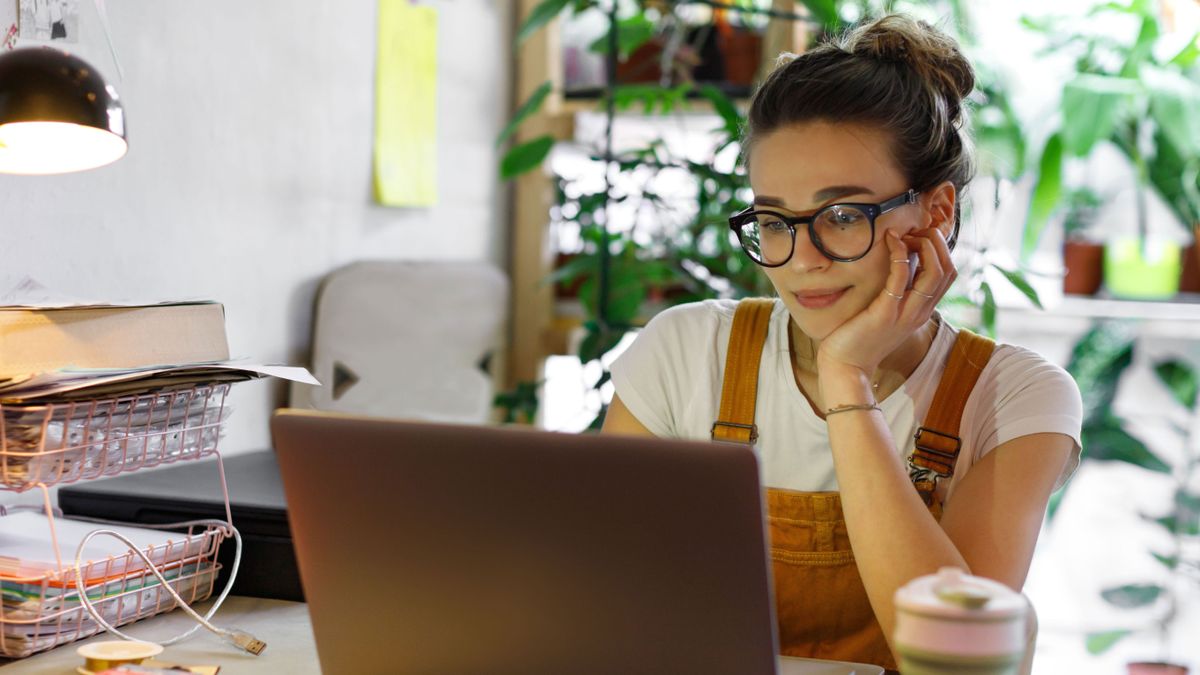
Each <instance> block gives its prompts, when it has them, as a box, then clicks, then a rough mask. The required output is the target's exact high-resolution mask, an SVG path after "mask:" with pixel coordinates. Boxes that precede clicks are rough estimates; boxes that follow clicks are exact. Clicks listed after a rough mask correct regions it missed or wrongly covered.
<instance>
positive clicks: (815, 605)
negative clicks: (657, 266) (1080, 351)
mask: <svg viewBox="0 0 1200 675" xmlns="http://www.w3.org/2000/svg"><path fill="white" fill-rule="evenodd" d="M774 306H775V302H774V300H771V299H767V298H752V299H747V300H743V301H741V302H740V303H738V308H737V312H736V313H735V314H734V320H733V329H732V332H731V334H730V337H729V353H728V355H727V356H726V360H725V375H724V383H723V385H722V391H721V410H720V418H719V420H718V421H717V422H715V423H714V424H713V431H712V437H713V439H714V440H721V441H730V442H736V443H750V444H752V443H754V441H755V440H756V439H757V428H756V427H755V425H754V407H755V400H756V396H757V388H758V365H759V358H760V357H761V355H762V350H763V344H764V342H765V341H766V335H767V327H768V326H769V325H770V318H771V312H772V310H773V308H774ZM994 347H995V343H993V342H992V341H991V340H989V339H987V338H984V337H980V336H978V335H976V334H974V333H971V332H970V331H966V330H960V331H959V333H958V340H957V342H956V343H955V345H954V349H953V351H952V352H951V355H950V360H949V362H948V363H947V365H946V371H945V373H944V374H943V375H942V379H941V381H940V382H939V383H938V388H937V391H936V393H935V394H934V397H933V402H932V404H931V405H930V410H929V414H928V415H927V416H926V419H925V424H924V425H922V426H921V427H920V428H919V429H918V431H917V434H916V445H917V448H916V450H915V451H914V452H913V455H912V457H911V458H910V459H909V475H910V477H911V478H912V479H913V485H914V486H915V487H916V489H917V492H918V493H919V494H920V495H921V497H922V499H923V500H924V501H925V503H926V504H927V505H928V506H929V510H930V512H931V513H932V514H933V516H934V518H937V519H940V518H941V515H942V505H941V502H940V500H939V499H938V498H937V496H936V493H935V492H934V490H935V488H936V486H937V481H938V480H941V479H949V477H950V476H951V475H953V473H954V461H955V458H956V457H957V456H958V451H959V448H960V446H961V441H960V440H959V437H958V436H957V433H958V430H959V423H960V422H961V420H962V411H963V407H964V406H965V405H966V401H967V397H968V396H969V395H970V393H971V390H972V388H974V386H975V382H976V380H978V379H979V374H980V372H981V371H982V370H983V367H984V366H985V365H986V364H987V362H988V359H990V358H991V355H992V350H993V348H994ZM766 505H767V516H768V520H769V528H768V529H769V534H770V540H771V560H772V571H773V573H774V583H775V607H776V615H777V616H776V618H777V621H778V624H779V648H780V651H781V652H782V653H783V654H785V655H787V656H804V657H809V658H820V659H835V660H843V661H858V662H860V663H873V664H876V665H879V666H882V667H884V668H887V669H890V670H895V669H896V662H895V660H894V659H893V658H892V653H891V650H889V649H888V645H887V640H886V639H884V636H883V630H882V628H880V626H879V621H877V620H876V619H875V614H874V612H873V611H872V610H871V603H870V602H869V601H868V600H867V591H866V589H865V588H864V587H863V583H862V578H861V577H860V576H859V574H858V566H857V565H856V564H855V562H854V553H853V551H851V549H850V538H849V536H848V535H847V533H846V521H845V519H844V517H843V516H842V503H841V498H840V496H839V495H838V493H836V492H796V491H794V490H783V489H776V488H769V489H768V490H767V495H766Z"/></svg>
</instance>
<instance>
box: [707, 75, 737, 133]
mask: <svg viewBox="0 0 1200 675" xmlns="http://www.w3.org/2000/svg"><path fill="white" fill-rule="evenodd" d="M700 94H701V95H702V96H704V98H706V99H708V100H709V101H710V102H711V103H712V105H713V109H714V110H716V111H717V114H718V115H720V116H721V120H722V121H724V122H725V133H726V134H728V135H729V136H731V137H736V136H738V135H739V134H741V132H742V127H743V126H744V122H745V120H744V119H743V118H742V114H741V113H740V112H738V109H737V106H735V105H734V104H733V101H731V100H729V97H728V96H726V95H725V94H724V93H723V92H722V91H721V90H720V89H717V88H716V87H714V86H712V85H711V84H706V85H704V86H702V87H700Z"/></svg>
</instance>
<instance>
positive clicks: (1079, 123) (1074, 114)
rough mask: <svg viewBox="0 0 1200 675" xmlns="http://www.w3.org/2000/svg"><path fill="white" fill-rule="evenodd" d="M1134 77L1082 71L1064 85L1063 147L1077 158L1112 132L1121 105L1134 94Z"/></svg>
mask: <svg viewBox="0 0 1200 675" xmlns="http://www.w3.org/2000/svg"><path fill="white" fill-rule="evenodd" d="M1138 91H1139V85H1138V83H1137V81H1136V80H1130V79H1126V78H1121V77H1110V76H1108V75H1093V74H1090V73H1081V74H1079V75H1076V76H1075V77H1074V78H1073V79H1072V80H1071V81H1070V82H1068V83H1067V85H1066V86H1065V87H1063V93H1062V116H1063V123H1062V142H1063V149H1064V150H1065V151H1066V152H1068V153H1070V154H1071V155H1074V156H1076V157H1083V156H1086V155H1087V154H1088V153H1089V152H1091V150H1092V147H1093V146H1094V145H1095V144H1096V143H1097V142H1098V141H1102V140H1104V139H1106V138H1108V137H1109V136H1111V135H1112V133H1113V129H1114V128H1116V125H1117V117H1118V114H1119V113H1120V111H1121V106H1122V104H1123V103H1124V102H1125V101H1127V100H1129V99H1130V98H1132V97H1133V96H1136V95H1137V94H1138Z"/></svg>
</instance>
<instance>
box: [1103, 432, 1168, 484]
mask: <svg viewBox="0 0 1200 675" xmlns="http://www.w3.org/2000/svg"><path fill="white" fill-rule="evenodd" d="M1082 435H1083V438H1082V440H1083V452H1084V454H1085V456H1086V457H1088V458H1089V459H1093V460H1098V461H1105V462H1125V463H1126V464H1132V465H1134V466H1138V467H1141V468H1143V469H1147V470H1149V471H1156V472H1158V473H1165V474H1170V473H1171V466H1170V465H1169V464H1167V463H1166V462H1164V461H1162V460H1161V459H1159V458H1158V456H1157V455H1155V454H1154V453H1152V452H1150V449H1149V448H1147V447H1146V444H1145V443H1142V442H1141V441H1139V440H1138V439H1136V438H1134V437H1133V436H1131V435H1129V432H1127V431H1125V430H1124V429H1122V428H1121V426H1120V424H1119V423H1118V422H1117V421H1115V420H1112V421H1110V422H1108V423H1102V424H1094V425H1087V426H1084V428H1083V434H1082Z"/></svg>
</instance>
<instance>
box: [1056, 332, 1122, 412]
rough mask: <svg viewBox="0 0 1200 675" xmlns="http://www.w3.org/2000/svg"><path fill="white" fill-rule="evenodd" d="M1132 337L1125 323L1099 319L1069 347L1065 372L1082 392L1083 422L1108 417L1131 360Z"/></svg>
mask: <svg viewBox="0 0 1200 675" xmlns="http://www.w3.org/2000/svg"><path fill="white" fill-rule="evenodd" d="M1133 339H1134V338H1133V335H1132V331H1131V329H1130V327H1129V325H1128V324H1125V323H1116V322H1103V323H1099V324H1097V325H1096V326H1094V327H1093V328H1092V329H1091V330H1089V331H1088V332H1087V333H1085V334H1084V335H1083V337H1082V338H1080V339H1079V341H1078V342H1076V343H1075V346H1074V347H1073V348H1072V350H1071V358H1070V360H1069V361H1068V362H1067V372H1068V373H1070V374H1071V377H1073V378H1075V382H1076V383H1077V384H1078V385H1079V391H1080V393H1081V394H1082V395H1083V420H1084V425H1085V426H1092V425H1095V424H1098V423H1106V422H1107V421H1108V420H1109V418H1110V417H1111V410H1112V405H1113V400H1114V399H1115V398H1116V395H1117V386H1118V385H1119V384H1120V382H1121V377H1122V375H1124V373H1125V371H1126V370H1127V369H1128V368H1129V366H1130V364H1132V363H1133Z"/></svg>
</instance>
